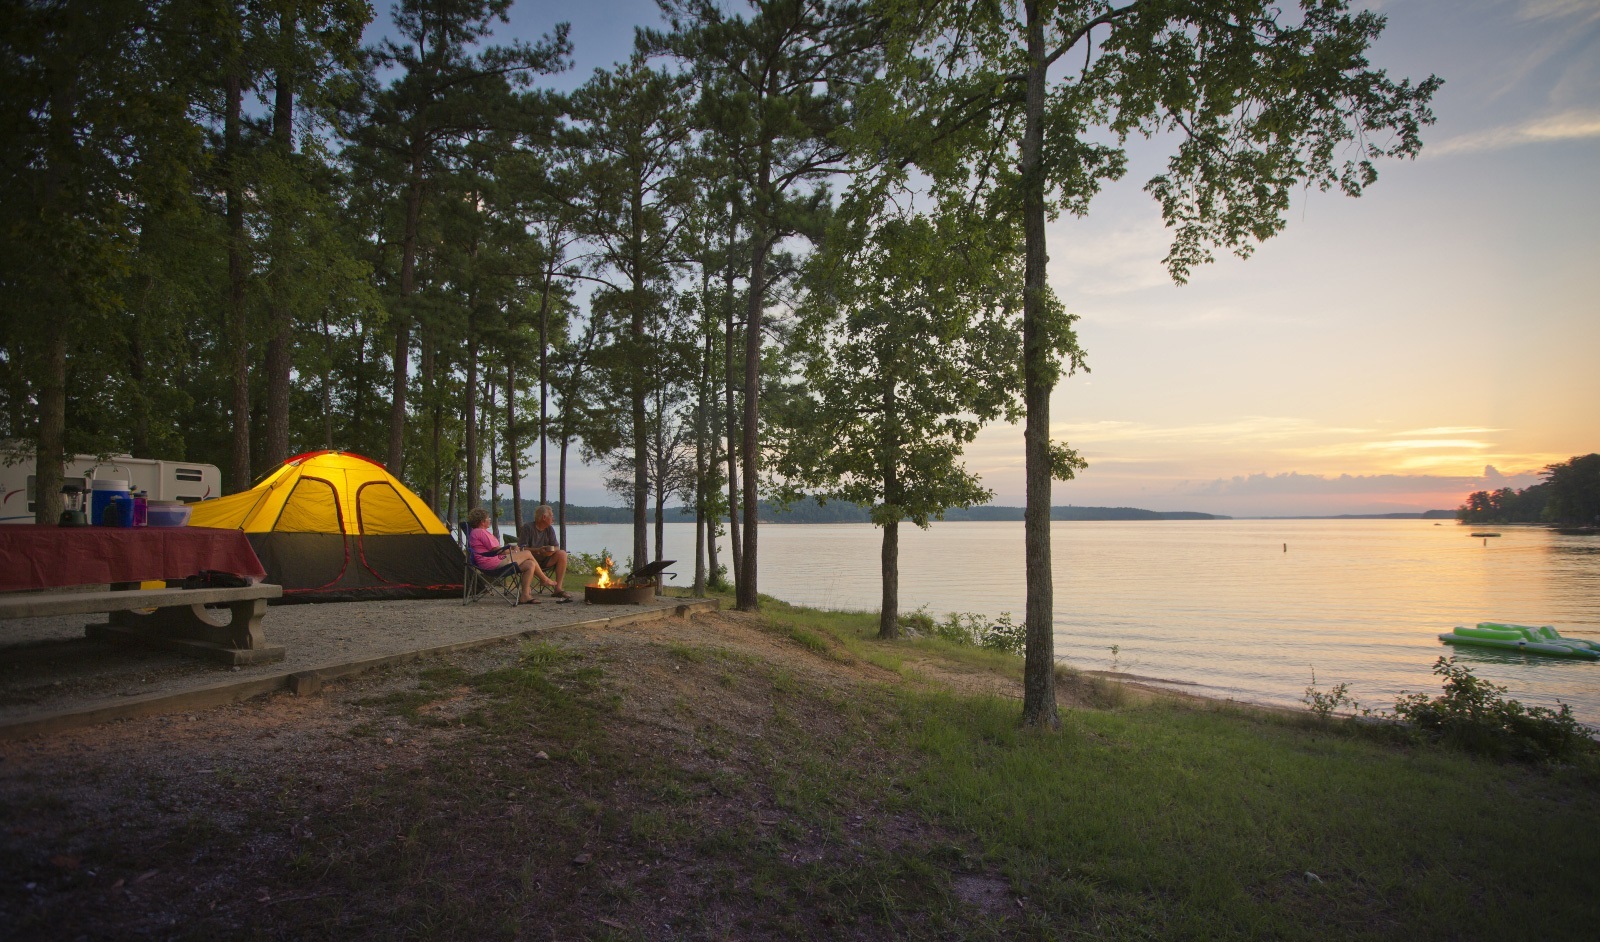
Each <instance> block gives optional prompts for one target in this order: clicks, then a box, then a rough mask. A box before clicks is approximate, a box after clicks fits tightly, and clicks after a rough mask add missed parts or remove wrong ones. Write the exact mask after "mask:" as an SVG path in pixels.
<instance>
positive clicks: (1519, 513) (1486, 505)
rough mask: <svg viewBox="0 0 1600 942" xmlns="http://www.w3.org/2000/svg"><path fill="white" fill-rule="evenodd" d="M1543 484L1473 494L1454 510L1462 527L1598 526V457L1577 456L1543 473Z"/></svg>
mask: <svg viewBox="0 0 1600 942" xmlns="http://www.w3.org/2000/svg"><path fill="white" fill-rule="evenodd" d="M1542 473H1543V475H1544V480H1543V481H1541V482H1540V483H1538V484H1533V485H1530V486H1528V487H1525V488H1523V489H1521V490H1517V489H1515V488H1510V487H1502V488H1500V489H1498V490H1494V491H1473V492H1472V493H1471V494H1469V495H1468V496H1467V500H1466V502H1465V503H1463V504H1462V505H1461V506H1460V507H1458V508H1456V519H1457V520H1459V521H1461V522H1462V523H1540V522H1545V523H1556V524H1562V525H1566V526H1575V527H1577V526H1596V525H1600V454H1590V455H1580V456H1576V457H1573V458H1569V459H1568V460H1566V461H1562V462H1559V463H1557V464H1552V465H1548V466H1547V467H1546V468H1545V469H1544V471H1543V472H1542Z"/></svg>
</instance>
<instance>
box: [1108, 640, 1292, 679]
mask: <svg viewBox="0 0 1600 942" xmlns="http://www.w3.org/2000/svg"><path fill="white" fill-rule="evenodd" d="M1121 653H1122V646H1121V645H1119V644H1113V645H1112V646H1111V673H1113V674H1115V673H1117V655H1119V654H1121ZM1311 680H1312V683H1315V682H1316V675H1315V674H1313V675H1312V677H1311Z"/></svg>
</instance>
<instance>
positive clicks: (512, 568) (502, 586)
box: [456, 523, 522, 605]
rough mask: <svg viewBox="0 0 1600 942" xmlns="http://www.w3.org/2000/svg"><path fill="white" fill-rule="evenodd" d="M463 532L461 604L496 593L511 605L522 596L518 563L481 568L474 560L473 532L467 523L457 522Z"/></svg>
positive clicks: (468, 603)
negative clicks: (463, 555) (463, 561)
mask: <svg viewBox="0 0 1600 942" xmlns="http://www.w3.org/2000/svg"><path fill="white" fill-rule="evenodd" d="M456 526H457V527H458V528H459V530H460V532H461V550H462V552H463V553H464V554H465V559H466V563H465V567H466V568H465V571H464V572H462V574H461V604H462V605H471V604H472V603H473V602H476V601H478V600H479V599H481V598H483V597H484V596H486V595H494V596H497V597H499V598H500V599H503V600H504V601H506V602H508V603H509V604H511V605H516V604H517V599H518V598H520V597H521V596H522V574H521V573H520V572H519V571H518V570H517V564H516V563H506V564H505V565H503V566H500V567H498V568H495V569H479V568H478V567H477V566H476V565H474V564H473V562H472V541H471V539H470V537H469V536H468V534H469V533H470V532H471V531H470V530H469V529H468V527H467V525H466V524H465V523H457V524H456Z"/></svg>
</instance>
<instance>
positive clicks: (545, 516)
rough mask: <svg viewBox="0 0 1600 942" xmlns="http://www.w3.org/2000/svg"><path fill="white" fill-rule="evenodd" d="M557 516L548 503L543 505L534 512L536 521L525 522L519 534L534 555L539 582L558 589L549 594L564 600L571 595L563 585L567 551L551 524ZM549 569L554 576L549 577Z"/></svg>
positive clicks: (523, 543) (565, 573)
mask: <svg viewBox="0 0 1600 942" xmlns="http://www.w3.org/2000/svg"><path fill="white" fill-rule="evenodd" d="M555 517H556V513H555V511H554V510H551V509H550V505H549V504H540V505H539V509H537V510H535V511H534V512H533V522H532V523H529V524H524V525H523V527H522V531H521V532H520V533H518V534H517V536H518V537H520V538H521V540H522V545H523V546H524V547H526V548H527V550H528V551H529V552H530V553H532V554H533V561H534V571H535V572H537V573H538V574H539V581H540V582H542V583H544V584H545V585H547V586H550V587H552V588H553V589H555V591H554V592H552V593H550V596H551V598H555V599H560V600H562V601H565V600H566V599H568V598H570V597H571V596H569V595H567V592H566V590H565V589H563V588H562V587H561V585H562V583H563V582H565V581H566V578H567V551H566V550H564V549H562V548H561V541H560V540H558V539H557V538H556V529H555V527H552V526H551V525H550V524H551V522H552V521H554V520H555ZM546 572H554V574H555V578H554V579H551V578H549V577H548V576H546V575H545V573H546Z"/></svg>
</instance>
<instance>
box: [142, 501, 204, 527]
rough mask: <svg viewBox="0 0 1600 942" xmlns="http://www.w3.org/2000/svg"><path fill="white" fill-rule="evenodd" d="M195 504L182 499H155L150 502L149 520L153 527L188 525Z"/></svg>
mask: <svg viewBox="0 0 1600 942" xmlns="http://www.w3.org/2000/svg"><path fill="white" fill-rule="evenodd" d="M193 512H194V505H193V504H185V503H184V502H183V501H181V500H153V501H151V502H150V508H149V520H150V526H152V527H186V526H188V525H189V514H191V513H193Z"/></svg>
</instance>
